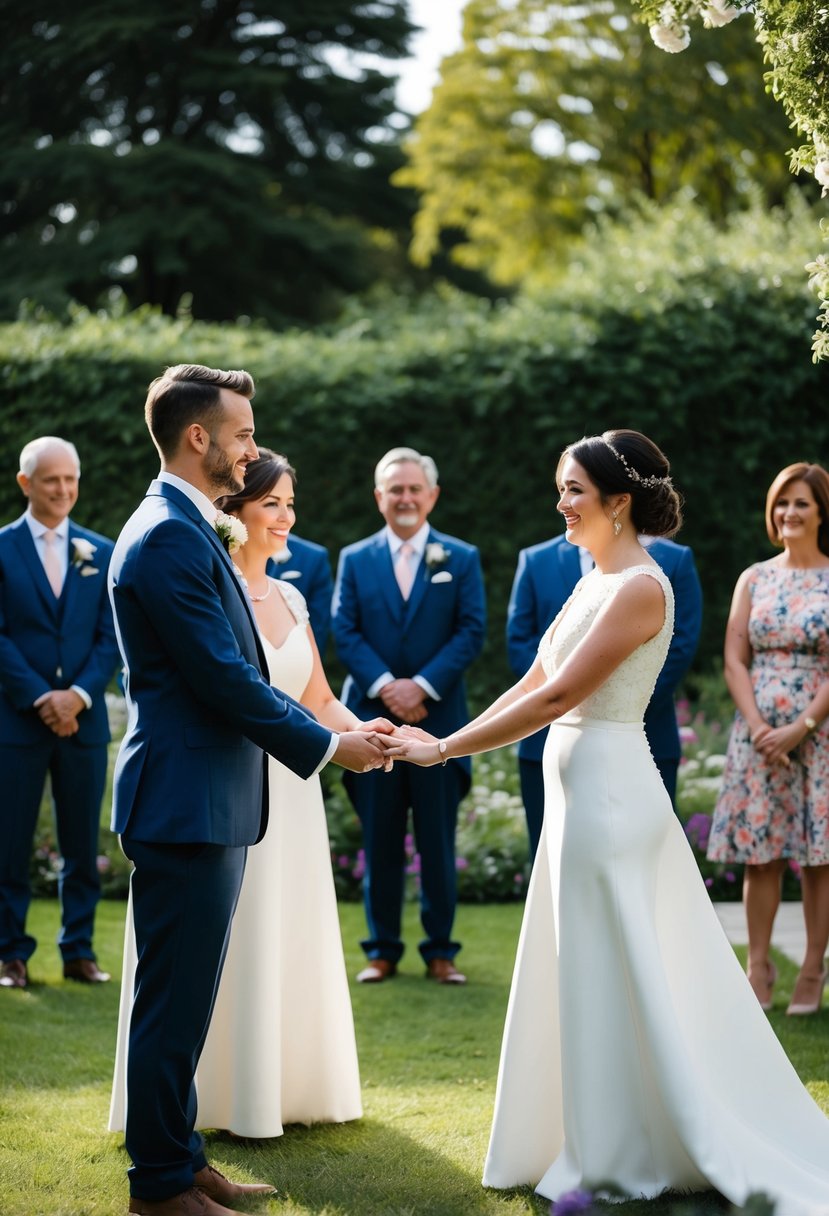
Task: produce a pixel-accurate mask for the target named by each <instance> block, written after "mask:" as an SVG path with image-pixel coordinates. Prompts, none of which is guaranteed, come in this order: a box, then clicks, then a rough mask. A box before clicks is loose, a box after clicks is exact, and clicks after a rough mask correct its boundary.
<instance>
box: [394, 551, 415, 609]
mask: <svg viewBox="0 0 829 1216" xmlns="http://www.w3.org/2000/svg"><path fill="white" fill-rule="evenodd" d="M413 553H414V547H413V546H412V545H410V544H409V542H408V541H405V542H404V543H403V544H402V545H401V546H400V548H399V549H398V551H397V559H396V561H395V563H394V576H395V578H396V579H397V585H398V587H399V588H400V594H401V595H402V596H403V599H404V600H407V599H408V598H409V596H410V595H411V591H412V583H413V582H414V570H413V569H412V563H411V560H410V559H411V556H412V554H413Z"/></svg>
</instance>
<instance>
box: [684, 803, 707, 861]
mask: <svg viewBox="0 0 829 1216" xmlns="http://www.w3.org/2000/svg"><path fill="white" fill-rule="evenodd" d="M685 835H686V836H687V837H688V840H689V841H690V842H691V844H692V845H695V846H696V848H698V849H700V850H701V851H702V852H705V850H706V849H707V848H708V837H709V836H710V835H711V818H710V816H709V815H706V814H705V812H704V811H697V813H696V814H695V815H692V816H691V818H690V819H689V820H688V822H687V823H686V824H685Z"/></svg>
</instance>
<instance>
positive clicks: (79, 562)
mask: <svg viewBox="0 0 829 1216" xmlns="http://www.w3.org/2000/svg"><path fill="white" fill-rule="evenodd" d="M97 550H98V546H97V545H93V543H92V541H91V540H84V539H83V537H82V536H73V537H72V565H73V566H74V567H75V569H76V570H77V571H78V574H81V575H83V577H84V578H86V577H88V576H89V575H90V574H100V571H99V569H98V567H97V566H93V565H91V564H90V563H91V562H92V559H93V557H94V556H95V554H96V552H97Z"/></svg>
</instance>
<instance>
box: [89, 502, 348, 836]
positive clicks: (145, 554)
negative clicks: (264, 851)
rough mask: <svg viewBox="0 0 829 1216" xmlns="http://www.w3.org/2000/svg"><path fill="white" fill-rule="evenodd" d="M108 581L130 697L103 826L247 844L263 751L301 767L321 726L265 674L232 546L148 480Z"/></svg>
mask: <svg viewBox="0 0 829 1216" xmlns="http://www.w3.org/2000/svg"><path fill="white" fill-rule="evenodd" d="M110 589H111V590H110V593H111V596H112V602H113V607H114V609H115V619H116V628H117V631H118V640H119V644H120V646H121V651H122V653H123V656H124V661H125V663H126V668H127V676H126V694H127V704H128V724H127V731H126V734H125V736H124V741H123V743H122V745H121V750H120V752H119V755H118V762H117V765H116V771H115V785H114V801H113V818H112V826H113V830H114V831H116V832H119V833H121V834H123V835H126V836H129V837H131V838H132V839H134V840H139V841H145V842H154V843H168V844H173V843H195V842H201V843H205V844H219V845H233V846H241V845H250V844H254V843H255V842H256V841H257V840H258V839H260V838H261V836H262V835H263V833H264V831H265V826H266V823H267V788H266V784H267V783H266V772H267V770H266V757H265V754H264V753H265V752H269V753H270V754H271V755H273V756H274V757H275V758H276V759H277V760H279V761H281V762H282V763H283V764H285V765H287V766H288V767H289V768H290V769H292V770H293V772H295V773H297V774H298V775H299V776H300V777H308V776H310V775H311V774H312V773H313V772H315V771H316V769H317V768H318V766H319V764H320V762H321V760H322V758H323V756H324V755H325V752H326V750H327V748H328V746H329V742H330V738H331V735H330V732H329V731H327V730H325V729H324V728H323V727H321V726H320V725H319V724H318V723H317V722H316V720H315V719H314V718H313V717H312V716H311V715H309V714H308V713H307V712H306V711H305V710H304V709H303V708H302V707H301V706H300V705H298V704H297V703H296V702H295V701H293V700H292V699H291V698H290V697H288V696H286V695H285V694H282V693H280V692H279V691H278V690H275V689H272V688H271V687H270V686H269V685H268V683H267V679H268V676H267V670H268V668H267V661H266V658H265V655H264V653H263V651H262V647H261V643H260V641H259V635H258V632H257V629H256V625H255V621H254V618H253V615H252V612H251V609H250V605H249V603H248V600H247V597H246V595H245V593H244V590H243V588H242V586H241V584H240V582H239V580H238V578H237V577H236V575H235V574H234V571H233V566H232V563H231V561H230V558H229V557H228V555H227V554H226V553H225V551H224V548H223V547H222V543H221V541H220V540H219V537H218V536H217V534H216V532H215V530H214V529H213V528H212V527H211V526H210V525H209V524H208V523H207V522H206V520H205V519H204V517H203V516H202V515H201V513H200V512H199V510H198V509H197V507H196V506H195V505H194V504H193V503H192V502H191V500H190V499H189V498H188V497H187V495H186V494H183V493H181V492H180V491H179V490H178V489H177V488H176V487H175V486H171V485H169V484H166V483H164V482H161V481H155V482H153V483H152V484H151V486H150V488H149V490H148V493H147V497H146V498H145V499H144V501H143V503H142V504H141V505H140V506H139V508H138V510H137V511H136V512H135V514H134V515H133V516H132V518H131V519H130V520H129V521H128V522H127V524H126V525H125V527H124V530H123V532H122V533H121V536H120V538H119V540H118V543H117V545H116V547H115V553H114V555H113V559H112V563H111V566H110ZM263 674H264V682H263V679H262V675H263Z"/></svg>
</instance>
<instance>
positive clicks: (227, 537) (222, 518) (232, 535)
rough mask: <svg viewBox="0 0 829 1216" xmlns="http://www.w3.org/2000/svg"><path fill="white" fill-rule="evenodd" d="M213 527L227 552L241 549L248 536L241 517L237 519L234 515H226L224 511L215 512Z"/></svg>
mask: <svg viewBox="0 0 829 1216" xmlns="http://www.w3.org/2000/svg"><path fill="white" fill-rule="evenodd" d="M213 527H214V528H215V529H216V534H217V535H218V537H219V540H220V541H221V542H222V544H223V545H224V547H225V549H227V551H228V553H235V552H236V550H237V549H241V547H242V545H243V544H244V543H245V541H246V540H247V538H248V530H247V528H246V527H245V525H244V524H243V523H242V521H241V519H237V518H236V516H235V515H226V514H225V512H224V511H217V512H216V518H215V520H214V521H213Z"/></svg>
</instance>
